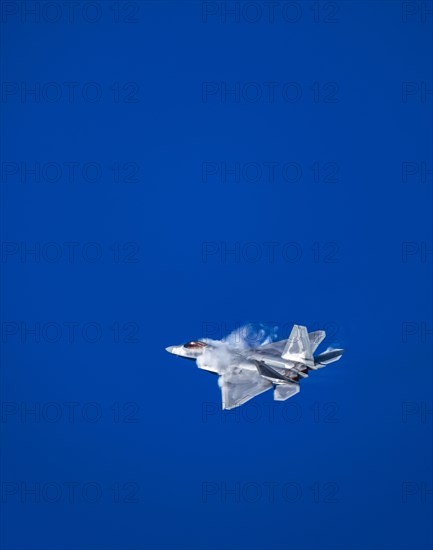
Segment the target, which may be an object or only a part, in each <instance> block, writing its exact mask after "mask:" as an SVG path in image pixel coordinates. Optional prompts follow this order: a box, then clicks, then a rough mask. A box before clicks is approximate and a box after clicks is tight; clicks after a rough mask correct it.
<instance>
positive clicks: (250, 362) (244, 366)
mask: <svg viewBox="0 0 433 550" xmlns="http://www.w3.org/2000/svg"><path fill="white" fill-rule="evenodd" d="M325 337H326V333H325V331H323V330H318V331H315V332H310V333H308V332H307V328H306V327H304V326H301V325H294V326H293V329H292V332H291V333H290V336H289V338H288V339H287V340H280V341H278V342H270V343H264V344H262V345H257V346H246V345H244V344H242V345H239V344H237V343H233V342H232V341H230V340H212V339H210V338H203V339H201V340H192V341H191V342H187V343H186V344H183V345H179V346H169V347H168V348H166V350H167V351H168V352H170V353H173V354H174V355H178V356H180V357H184V358H185V359H190V360H195V361H196V362H197V366H198V367H199V368H200V369H203V370H206V371H209V372H212V373H214V374H217V375H218V376H219V379H218V384H219V386H220V388H221V393H222V407H223V409H233V408H235V407H239V406H240V405H243V404H244V403H246V402H247V401H249V400H250V399H252V398H253V397H255V396H256V395H259V394H260V393H263V392H265V391H267V390H269V389H271V388H274V400H275V401H285V400H286V399H289V397H293V396H294V395H296V394H297V393H298V392H299V391H300V385H299V382H300V381H301V380H302V379H304V378H308V375H309V373H310V371H314V370H317V369H321V368H323V367H325V366H326V365H328V364H329V363H333V362H334V361H338V360H339V359H340V357H341V356H342V355H343V353H344V350H343V349H334V348H328V349H327V350H326V351H325V352H323V353H320V354H319V355H314V352H315V351H316V349H317V348H318V346H319V344H320V343H321V342H322V341H323V340H324V339H325Z"/></svg>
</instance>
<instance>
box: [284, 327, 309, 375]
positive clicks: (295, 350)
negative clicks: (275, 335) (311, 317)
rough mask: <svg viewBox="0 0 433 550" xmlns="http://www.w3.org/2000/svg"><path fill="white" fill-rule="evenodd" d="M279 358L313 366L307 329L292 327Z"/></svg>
mask: <svg viewBox="0 0 433 550" xmlns="http://www.w3.org/2000/svg"><path fill="white" fill-rule="evenodd" d="M281 357H282V358H283V359H286V360H287V361H293V362H296V363H303V364H304V365H307V366H310V365H311V366H314V358H313V353H312V351H311V343H310V338H309V336H308V332H307V327H304V326H301V325H294V326H293V329H292V332H291V333H290V336H289V338H288V340H287V344H286V347H285V348H284V351H283V353H282V355H281Z"/></svg>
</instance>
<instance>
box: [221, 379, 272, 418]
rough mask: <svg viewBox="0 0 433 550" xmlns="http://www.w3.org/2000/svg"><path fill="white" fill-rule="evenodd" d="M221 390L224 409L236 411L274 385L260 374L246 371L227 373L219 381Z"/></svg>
mask: <svg viewBox="0 0 433 550" xmlns="http://www.w3.org/2000/svg"><path fill="white" fill-rule="evenodd" d="M218 385H219V387H220V388H221V394H222V401H223V409H234V408H235V407H239V405H243V404H244V403H246V402H247V401H249V400H250V399H252V398H253V397H255V396H256V395H259V394H260V393H263V392H265V391H267V390H269V389H270V388H272V383H271V382H269V380H266V379H265V378H263V377H262V376H260V374H259V373H258V372H254V371H249V370H244V371H242V370H241V371H238V372H227V373H224V374H222V375H221V376H220V377H219V379H218Z"/></svg>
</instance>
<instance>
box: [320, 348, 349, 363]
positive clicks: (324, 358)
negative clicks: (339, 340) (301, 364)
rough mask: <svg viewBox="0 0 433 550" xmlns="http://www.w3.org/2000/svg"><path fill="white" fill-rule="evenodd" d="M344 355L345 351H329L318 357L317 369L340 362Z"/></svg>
mask: <svg viewBox="0 0 433 550" xmlns="http://www.w3.org/2000/svg"><path fill="white" fill-rule="evenodd" d="M343 353H344V349H329V350H327V351H325V352H323V353H321V354H320V355H316V357H315V361H316V367H320V366H322V365H323V366H324V365H328V364H329V363H333V362H334V361H338V360H339V359H340V358H341V356H342V355H343Z"/></svg>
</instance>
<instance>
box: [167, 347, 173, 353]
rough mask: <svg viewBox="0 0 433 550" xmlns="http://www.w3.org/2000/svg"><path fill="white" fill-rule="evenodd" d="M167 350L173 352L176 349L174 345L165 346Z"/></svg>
mask: <svg viewBox="0 0 433 550" xmlns="http://www.w3.org/2000/svg"><path fill="white" fill-rule="evenodd" d="M165 349H166V351H168V352H169V353H173V349H174V346H168V348H165Z"/></svg>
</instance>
